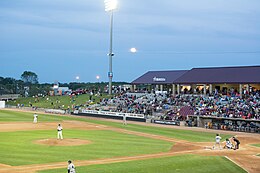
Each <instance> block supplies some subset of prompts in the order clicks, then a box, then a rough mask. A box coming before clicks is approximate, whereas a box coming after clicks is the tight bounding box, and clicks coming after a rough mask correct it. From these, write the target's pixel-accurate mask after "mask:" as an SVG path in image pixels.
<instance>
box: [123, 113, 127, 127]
mask: <svg viewBox="0 0 260 173" xmlns="http://www.w3.org/2000/svg"><path fill="white" fill-rule="evenodd" d="M123 124H124V125H127V123H126V114H124V115H123Z"/></svg>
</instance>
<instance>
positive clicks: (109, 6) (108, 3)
mask: <svg viewBox="0 0 260 173" xmlns="http://www.w3.org/2000/svg"><path fill="white" fill-rule="evenodd" d="M104 3H105V11H106V12H110V13H111V15H110V47H109V53H108V56H109V72H108V78H109V85H108V94H112V78H113V72H112V57H113V56H114V53H113V49H112V38H113V11H114V10H115V9H116V8H117V0H105V1H104Z"/></svg>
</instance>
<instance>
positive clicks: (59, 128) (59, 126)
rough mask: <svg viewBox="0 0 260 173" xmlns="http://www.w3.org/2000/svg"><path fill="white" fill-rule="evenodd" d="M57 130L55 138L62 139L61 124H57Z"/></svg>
mask: <svg viewBox="0 0 260 173" xmlns="http://www.w3.org/2000/svg"><path fill="white" fill-rule="evenodd" d="M57 131H58V138H57V139H63V136H62V126H61V124H59V125H58V127H57Z"/></svg>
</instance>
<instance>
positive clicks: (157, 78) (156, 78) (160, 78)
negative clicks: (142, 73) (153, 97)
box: [153, 77, 166, 82]
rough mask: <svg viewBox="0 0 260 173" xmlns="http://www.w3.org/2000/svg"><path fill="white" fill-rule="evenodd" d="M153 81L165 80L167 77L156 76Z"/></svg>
mask: <svg viewBox="0 0 260 173" xmlns="http://www.w3.org/2000/svg"><path fill="white" fill-rule="evenodd" d="M153 81H154V82H165V81H166V79H165V78H163V77H154V78H153Z"/></svg>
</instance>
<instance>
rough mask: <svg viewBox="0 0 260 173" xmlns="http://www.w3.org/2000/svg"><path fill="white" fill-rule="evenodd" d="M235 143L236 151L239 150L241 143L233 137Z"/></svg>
mask: <svg viewBox="0 0 260 173" xmlns="http://www.w3.org/2000/svg"><path fill="white" fill-rule="evenodd" d="M233 141H234V142H235V143H236V145H235V148H234V150H236V149H239V144H240V141H239V140H238V139H237V138H236V137H235V136H233Z"/></svg>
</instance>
